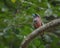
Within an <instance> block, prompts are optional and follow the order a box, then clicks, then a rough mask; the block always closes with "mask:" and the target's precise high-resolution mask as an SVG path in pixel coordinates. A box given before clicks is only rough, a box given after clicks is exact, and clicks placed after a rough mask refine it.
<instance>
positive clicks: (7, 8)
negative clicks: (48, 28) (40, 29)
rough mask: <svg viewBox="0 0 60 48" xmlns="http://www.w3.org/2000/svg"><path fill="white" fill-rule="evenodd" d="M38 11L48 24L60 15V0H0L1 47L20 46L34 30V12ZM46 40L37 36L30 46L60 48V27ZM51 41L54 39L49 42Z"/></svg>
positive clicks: (34, 47)
mask: <svg viewBox="0 0 60 48" xmlns="http://www.w3.org/2000/svg"><path fill="white" fill-rule="evenodd" d="M35 13H38V14H39V15H40V16H41V18H42V21H43V22H44V23H45V24H46V23H47V22H50V21H51V20H52V19H51V18H52V17H53V19H56V18H59V17H60V0H0V48H19V46H20V44H21V42H22V40H23V39H24V38H25V37H26V36H27V35H29V33H31V32H32V31H34V30H35V29H34V27H33V17H32V14H35ZM56 28H57V29H56V31H54V32H57V33H55V34H53V33H51V35H49V34H47V33H45V41H42V39H40V38H39V37H36V38H35V39H34V40H33V41H32V42H31V43H30V44H29V46H28V48H60V36H58V35H60V27H56ZM49 41H52V42H50V43H49Z"/></svg>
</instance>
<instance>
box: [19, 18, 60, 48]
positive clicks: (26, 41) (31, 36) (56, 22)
mask: <svg viewBox="0 0 60 48" xmlns="http://www.w3.org/2000/svg"><path fill="white" fill-rule="evenodd" d="M58 25H60V19H55V20H53V21H51V22H49V23H47V24H45V25H43V26H41V27H39V28H38V29H36V30H34V31H33V32H32V33H30V34H29V35H28V36H27V37H26V38H25V39H24V40H23V41H22V43H21V46H20V48H27V47H28V44H29V43H30V42H31V41H32V40H33V39H34V38H35V37H37V36H38V35H40V33H41V32H44V31H47V30H48V29H50V28H54V27H56V26H58Z"/></svg>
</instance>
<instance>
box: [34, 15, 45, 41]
mask: <svg viewBox="0 0 60 48" xmlns="http://www.w3.org/2000/svg"><path fill="white" fill-rule="evenodd" d="M42 25H43V22H42V19H41V17H40V16H39V15H38V14H33V26H34V28H35V29H37V28H39V27H41V26H42ZM43 35H44V32H42V33H40V36H41V39H42V40H44V37H43Z"/></svg>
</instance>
